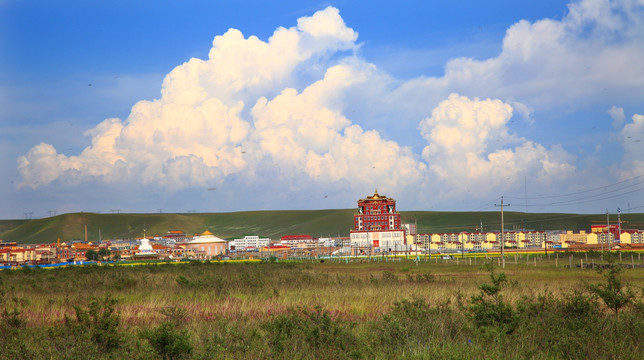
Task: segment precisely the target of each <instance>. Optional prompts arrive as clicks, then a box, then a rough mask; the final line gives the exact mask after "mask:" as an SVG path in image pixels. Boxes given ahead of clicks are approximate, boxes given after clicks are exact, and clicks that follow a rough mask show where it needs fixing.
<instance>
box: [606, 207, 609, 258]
mask: <svg viewBox="0 0 644 360" xmlns="http://www.w3.org/2000/svg"><path fill="white" fill-rule="evenodd" d="M606 243H608V252H610V220H609V218H608V209H606Z"/></svg>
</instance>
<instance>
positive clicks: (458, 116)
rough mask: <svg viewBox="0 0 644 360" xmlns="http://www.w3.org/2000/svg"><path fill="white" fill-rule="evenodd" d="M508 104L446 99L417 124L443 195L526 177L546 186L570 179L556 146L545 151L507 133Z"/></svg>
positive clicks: (570, 168) (571, 168)
mask: <svg viewBox="0 0 644 360" xmlns="http://www.w3.org/2000/svg"><path fill="white" fill-rule="evenodd" d="M512 112H513V109H512V107H511V106H510V105H508V104H506V103H504V102H502V101H500V100H492V99H485V100H480V99H478V98H474V99H470V98H468V97H466V96H460V95H458V94H451V95H450V96H449V97H448V98H447V100H444V101H442V102H441V103H440V104H439V105H438V106H437V107H436V108H435V109H434V110H433V111H432V114H431V117H429V118H427V119H425V120H423V121H422V122H421V123H420V130H421V134H422V135H423V137H424V138H425V139H426V140H427V142H428V143H429V145H427V146H426V147H425V148H424V149H423V159H424V160H426V161H427V162H428V163H429V164H430V170H431V173H432V175H434V176H436V177H437V179H438V181H437V183H438V184H442V185H443V186H442V187H443V189H444V191H446V192H455V193H463V191H467V190H469V189H474V188H476V189H477V191H486V189H487V190H488V191H489V189H495V188H498V187H500V186H501V185H503V184H508V183H511V182H515V181H516V180H517V179H518V178H523V176H525V175H530V178H531V180H532V179H534V180H536V181H538V182H541V183H544V182H546V183H547V182H549V181H551V180H553V179H560V178H565V177H567V176H570V174H571V173H572V172H574V170H575V167H574V166H573V165H572V164H570V162H569V161H570V160H571V157H570V155H568V154H567V153H566V152H565V151H563V149H561V148H560V147H556V148H553V149H550V150H548V149H546V148H544V147H543V146H542V145H540V144H536V143H534V142H532V141H529V140H527V139H525V138H522V137H519V136H517V135H515V134H512V133H510V132H509V130H508V127H507V123H508V121H509V120H510V118H511V117H512Z"/></svg>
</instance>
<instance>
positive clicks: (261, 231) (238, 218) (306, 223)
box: [0, 209, 644, 243]
mask: <svg viewBox="0 0 644 360" xmlns="http://www.w3.org/2000/svg"><path fill="white" fill-rule="evenodd" d="M354 213H355V210H354V209H341V210H306V211H298V210H291V211H245V212H233V213H204V214H95V213H72V214H63V215H58V216H53V217H48V218H42V219H34V220H0V239H2V240H4V241H16V242H18V243H46V242H54V241H56V239H57V238H58V237H60V238H61V239H62V240H63V241H67V240H71V239H84V237H85V233H84V231H85V230H84V229H85V225H87V231H88V239H89V240H91V241H97V240H99V231H100V238H101V239H128V238H136V237H140V236H142V235H143V229H144V228H145V229H147V235H148V236H153V235H155V234H163V233H165V232H166V231H168V230H182V231H185V232H186V233H187V234H189V235H192V234H195V233H201V232H204V231H205V230H210V231H211V232H213V233H214V234H216V235H217V236H220V237H222V238H226V239H231V238H235V237H239V236H244V235H260V236H266V237H270V238H273V239H275V238H279V237H280V236H282V235H288V234H291V235H293V234H309V235H312V236H321V237H324V236H338V235H342V236H348V234H349V230H351V229H352V228H353V214H354ZM401 214H402V220H403V223H417V224H418V231H419V232H421V233H435V232H459V231H475V230H476V229H477V227H478V226H480V224H481V222H482V223H483V230H485V231H493V230H499V229H500V228H501V216H500V213H499V212H433V211H432V212H430V211H408V212H402V213H401ZM621 218H622V226H623V228H640V229H641V228H644V214H622V217H621ZM504 220H505V222H504V225H505V228H506V229H510V230H511V229H514V228H517V229H519V228H524V227H525V228H527V229H535V230H574V231H579V230H583V229H585V230H588V231H590V226H591V225H592V224H602V223H606V215H605V214H597V215H588V214H583V215H579V214H541V213H539V214H525V213H520V212H505V214H504ZM610 221H611V223H615V222H616V221H617V219H616V217H615V215H612V216H611V219H610Z"/></svg>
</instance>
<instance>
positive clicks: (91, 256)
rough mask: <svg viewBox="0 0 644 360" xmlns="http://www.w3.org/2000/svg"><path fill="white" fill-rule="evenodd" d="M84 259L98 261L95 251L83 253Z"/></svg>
mask: <svg viewBox="0 0 644 360" xmlns="http://www.w3.org/2000/svg"><path fill="white" fill-rule="evenodd" d="M85 259H87V260H98V252H96V250H87V252H86V253H85Z"/></svg>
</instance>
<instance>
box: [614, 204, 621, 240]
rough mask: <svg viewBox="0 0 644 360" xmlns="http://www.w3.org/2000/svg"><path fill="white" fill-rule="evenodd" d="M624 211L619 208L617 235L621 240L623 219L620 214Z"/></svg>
mask: <svg viewBox="0 0 644 360" xmlns="http://www.w3.org/2000/svg"><path fill="white" fill-rule="evenodd" d="M621 213H622V211H621V209H620V208H617V236H618V237H619V238H618V239H615V240H619V242H620V243H621V242H622V219H621V218H620V214H621Z"/></svg>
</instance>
